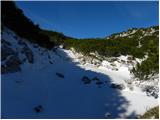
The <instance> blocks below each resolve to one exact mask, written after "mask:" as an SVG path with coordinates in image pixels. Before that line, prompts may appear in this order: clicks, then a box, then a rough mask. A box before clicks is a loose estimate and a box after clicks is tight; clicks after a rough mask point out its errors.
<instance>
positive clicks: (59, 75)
mask: <svg viewBox="0 0 160 120" xmlns="http://www.w3.org/2000/svg"><path fill="white" fill-rule="evenodd" d="M56 75H57V76H58V77H60V78H64V75H63V74H61V73H56Z"/></svg>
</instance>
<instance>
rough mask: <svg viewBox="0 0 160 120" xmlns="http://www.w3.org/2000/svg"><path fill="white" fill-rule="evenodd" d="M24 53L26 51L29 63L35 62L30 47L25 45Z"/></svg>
mask: <svg viewBox="0 0 160 120" xmlns="http://www.w3.org/2000/svg"><path fill="white" fill-rule="evenodd" d="M22 53H24V54H25V55H26V57H27V60H28V62H29V63H33V62H34V56H33V52H32V50H30V49H29V48H28V47H26V46H25V47H24V48H23V49H22Z"/></svg>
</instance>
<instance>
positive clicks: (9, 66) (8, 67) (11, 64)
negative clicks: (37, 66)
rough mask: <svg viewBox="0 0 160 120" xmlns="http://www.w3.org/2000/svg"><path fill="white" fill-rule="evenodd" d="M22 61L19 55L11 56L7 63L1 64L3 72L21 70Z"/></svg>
mask: <svg viewBox="0 0 160 120" xmlns="http://www.w3.org/2000/svg"><path fill="white" fill-rule="evenodd" d="M20 64H21V61H20V59H19V58H18V57H17V56H10V57H9V59H8V60H7V61H6V64H3V65H1V73H2V74H5V73H14V72H18V71H20V70H21V68H20Z"/></svg>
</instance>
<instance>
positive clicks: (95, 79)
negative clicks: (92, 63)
mask: <svg viewBox="0 0 160 120" xmlns="http://www.w3.org/2000/svg"><path fill="white" fill-rule="evenodd" d="M92 80H93V81H100V79H99V78H97V77H94V78H93V79H92Z"/></svg>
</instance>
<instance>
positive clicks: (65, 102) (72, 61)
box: [2, 28, 158, 118]
mask: <svg viewBox="0 0 160 120" xmlns="http://www.w3.org/2000/svg"><path fill="white" fill-rule="evenodd" d="M2 39H3V40H5V41H6V42H7V43H8V47H10V48H11V49H13V50H14V52H15V53H17V54H16V56H17V57H18V59H19V60H20V61H21V62H20V63H21V64H20V65H19V67H20V68H21V69H20V70H19V72H17V71H15V72H12V73H10V72H8V73H7V74H2V117H3V118H135V117H136V116H137V114H143V113H144V112H145V111H146V109H148V108H150V107H154V106H157V105H158V100H157V99H155V98H154V97H152V96H150V97H149V96H147V95H146V94H145V92H142V90H141V88H140V87H138V86H136V85H135V86H134V90H133V91H131V90H129V87H127V84H126V83H125V81H124V80H127V79H130V74H129V71H128V68H127V67H125V65H123V64H122V66H121V67H119V70H118V71H115V70H111V69H108V68H106V67H103V66H99V67H96V66H95V65H93V64H89V63H87V64H84V65H82V64H81V62H80V61H79V59H78V58H77V56H76V54H74V53H73V52H72V51H70V50H64V49H60V48H58V49H52V50H47V49H45V48H42V47H39V46H38V45H36V44H33V43H30V42H28V40H27V39H23V40H22V38H21V37H19V36H17V35H16V34H15V33H14V32H12V31H10V30H9V29H7V28H5V29H4V30H3V32H2ZM19 41H21V42H22V41H23V42H22V43H23V44H19ZM6 42H2V45H3V44H4V43H5V44H6ZM24 44H26V45H27V46H28V48H29V49H30V50H31V51H32V55H33V58H34V60H33V61H32V62H29V61H28V58H27V56H26V54H25V52H22V51H23V49H22V48H23V46H24ZM13 54H14V53H12V54H9V55H7V57H6V58H5V59H4V60H3V61H2V63H3V64H6V60H7V59H9V57H10V56H12V55H13ZM24 59H26V60H24ZM84 77H88V80H89V82H88V83H87V82H86V81H84V79H83V78H84ZM95 77H96V78H95ZM93 78H94V79H93ZM96 79H99V80H100V81H99V80H98V81H97V80H96ZM96 81H97V82H96ZM100 83H101V84H100ZM113 83H114V84H117V85H123V86H124V88H125V89H119V88H114V87H113Z"/></svg>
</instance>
